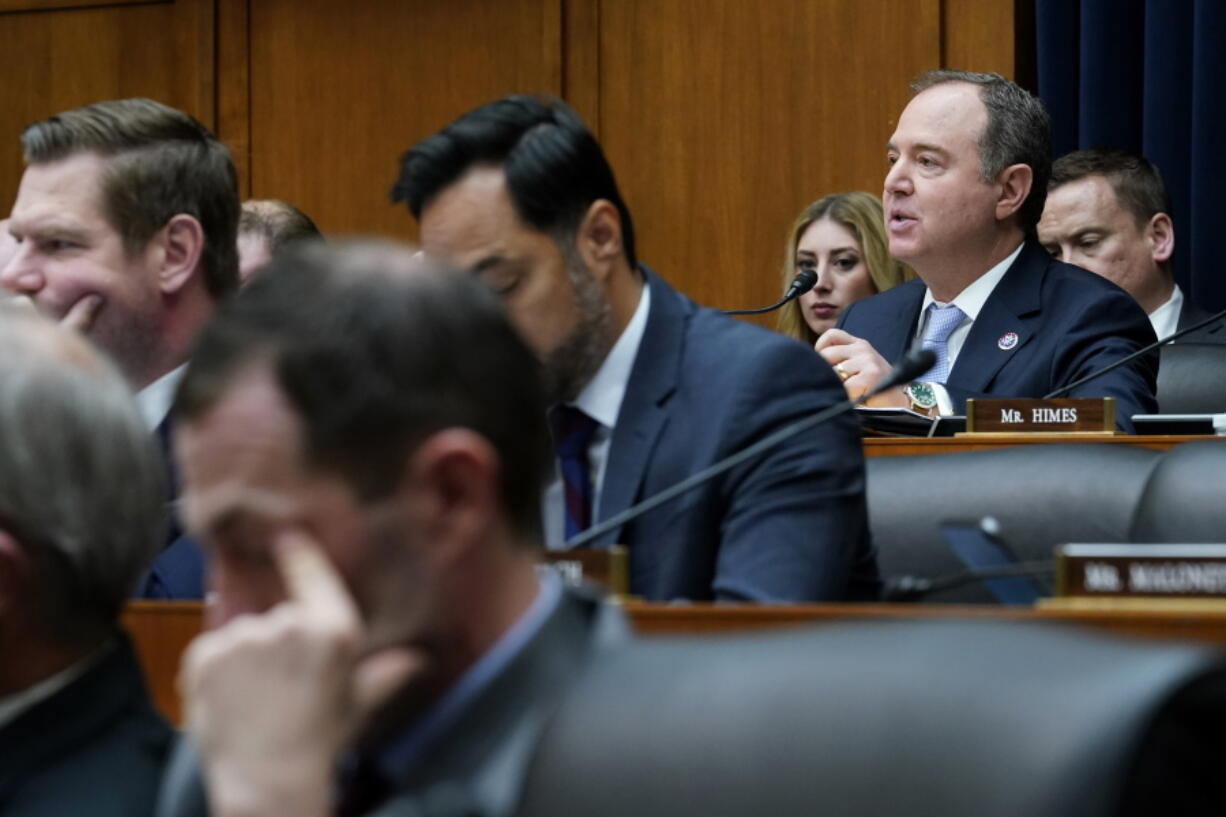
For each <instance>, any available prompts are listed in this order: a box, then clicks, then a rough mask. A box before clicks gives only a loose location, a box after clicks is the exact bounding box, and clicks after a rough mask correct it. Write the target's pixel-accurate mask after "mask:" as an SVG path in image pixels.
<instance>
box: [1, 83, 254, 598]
mask: <svg viewBox="0 0 1226 817" xmlns="http://www.w3.org/2000/svg"><path fill="white" fill-rule="evenodd" d="M21 143H22V147H23V149H24V151H25V162H26V170H25V173H24V175H23V176H22V178H21V186H20V187H19V189H18V191H17V200H16V202H15V203H14V204H13V212H12V217H11V220H10V222H9V230H10V232H11V233H12V234H13V236H14V237H15V238H16V239H17V241H18V242H19V244H20V246H19V248H18V250H17V253H16V255H15V257H14V258H13V259H12V260H11V261H10V262H9V263H8V265H7V266H5V267H4V269H3V271H2V272H0V284H3V286H4V287H5V288H6V289H9V290H10V291H12V292H14V293H17V294H19V295H24V296H26V297H27V298H28V299H29V300H30V301H31V302H32V303H33V304H34V306H35V308H37V309H38V311H39V312H41V313H42V314H44V315H46V316H48V317H50V318H52V319H54V320H57V321H61V322H63V323H66V324H67V325H71V326H73V327H75V328H77V329H79V330H80V331H81V332H82V333H83V334H84V335H85V336H86V337H87V338H89V339H90V340H91V341H93V342H94V343H95V344H96V345H97V346H98V347H99V348H101V349H103V350H104V351H106V352H107V353H109V354H110V355H111V357H112V358H114V360H115V362H116V363H117V364H118V365H119V368H120V369H121V370H122V371H123V373H124V374H125V375H126V376H127V378H128V382H129V383H130V384H131V386H132V388H133V389H134V390H136V391H137V401H138V402H139V404H140V407H141V411H142V413H143V414H144V416H145V420H146V422H147V423H148V425H149V428H150V430H151V431H155V432H156V434H157V435H158V437H159V439H161V440H162V441H163V443H164V444H165V443H167V442H168V440H169V427H168V425H167V423H166V419H167V413H168V410H169V408H170V401H171V396H172V395H173V393H174V389H175V385H176V384H177V382H178V380H179V378H180V377H181V376H182V374H183V365H184V364H185V363H186V362H187V357H188V354H189V352H190V349H191V344H192V342H193V341H194V340H195V337H196V334H197V333H198V332H199V331H200V329H201V327H203V326H204V324H205V322H206V321H207V320H208V319H209V317H210V316H211V315H212V313H213V308H214V305H215V304H216V302H217V301H218V299H220V298H222V297H224V296H225V295H226V294H228V293H230V292H232V291H234V289H235V288H236V286H237V282H238V262H237V258H238V251H237V248H236V243H235V241H236V239H235V234H236V230H237V226H238V208H239V205H238V194H237V182H236V175H235V171H234V164H233V163H232V162H231V161H230V153H229V151H228V150H227V149H226V147H225V146H224V145H223V144H221V142H219V141H218V140H217V138H216V137H214V136H213V134H211V133H209V131H208V130H207V129H205V128H204V127H203V126H202V125H201V124H200V123H199V122H197V121H196V120H195V119H192V118H191V117H190V116H188V115H187V114H185V113H182V112H181V111H177V110H175V109H173V108H169V107H167V106H165V105H162V104H160V103H157V102H154V101H152V100H148V99H121V100H113V101H109V102H99V103H96V104H94V105H87V106H85V107H82V108H76V109H73V110H70V111H64V112H63V113H60V114H57V115H55V116H53V117H51V118H49V119H46V120H43V121H41V122H36V123H34V124H33V125H30V126H29V127H28V128H26V130H25V131H24V132H23V133H22V135H21ZM168 462H169V455H168ZM170 483H171V491H170V495H171V496H172V497H173V496H174V483H175V479H174V475H173V473H171V475H170ZM175 538H176V531H175V530H173V529H172V531H171V536H170V539H169V540H168V541H173V540H174V539H175ZM202 594H203V584H202V578H201V570H200V556H199V553H198V552H197V551H196V549H195V546H194V545H192V544H191V543H190V542H188V541H186V540H183V541H179V542H175V543H174V544H172V545H171V547H170V550H168V551H167V552H166V553H165V554H163V555H162V556H161V557H159V559H158V563H157V565H155V567H154V569H153V571H152V573H151V574H150V577H149V580H148V582H146V585H145V587H144V589H143V590H142V595H148V596H155V597H189V598H191V597H195V598H199V597H200V596H201V595H202Z"/></svg>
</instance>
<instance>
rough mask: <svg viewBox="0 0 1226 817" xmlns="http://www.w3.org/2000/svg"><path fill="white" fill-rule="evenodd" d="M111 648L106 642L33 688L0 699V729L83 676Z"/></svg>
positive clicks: (110, 644)
mask: <svg viewBox="0 0 1226 817" xmlns="http://www.w3.org/2000/svg"><path fill="white" fill-rule="evenodd" d="M112 646H114V642H113V641H108V642H106V644H104V645H103V646H102V647H100V648H98V649H97V650H94V652H92V653H90V654H89V655H88V656H86V657H85V658H83V659H81V660H80V661H78V662H76V663H75V664H73V665H72V666H70V667H67V668H65V669H62V670H60V671H59V672H57V673H56V674H55V675H52V676H51V677H49V678H44V679H43V680H41V681H39V682H38V683H36V684H34V686H31V687H27V688H25V689H23V690H21V691H20V692H17V693H15V694H13V695H9V696H8V697H6V698H0V729H3V728H4V727H5V726H7V725H8V724H10V723H12V722H13V721H15V720H17V718H19V717H20V716H21V715H22V714H23V713H25V712H27V711H28V710H31V709H33V708H34V707H36V706H38V705H39V704H40V703H42V702H43V701H45V700H47V699H48V698H50V697H51V696H52V695H54V694H56V693H57V692H59V691H60V690H61V689H63V688H64V687H66V686H68V685H69V684H71V683H72V682H73V681H75V680H77V679H78V678H80V677H81V676H82V675H84V674H85V672H86V670H88V669H89V668H90V667H92V666H93V665H94V664H95V663H96V662H97V661H98V660H99V659H100V658H102V656H104V655H106V653H107V652H108V651H109V650H110V649H111V647H112Z"/></svg>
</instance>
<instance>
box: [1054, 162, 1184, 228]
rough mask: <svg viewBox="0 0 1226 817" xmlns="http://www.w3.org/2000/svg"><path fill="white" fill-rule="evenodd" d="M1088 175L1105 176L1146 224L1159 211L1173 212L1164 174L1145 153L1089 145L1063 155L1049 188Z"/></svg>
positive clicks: (1056, 163) (1128, 206)
mask: <svg viewBox="0 0 1226 817" xmlns="http://www.w3.org/2000/svg"><path fill="white" fill-rule="evenodd" d="M1087 176H1102V177H1103V178H1105V179H1106V180H1107V182H1108V183H1109V184H1110V185H1111V189H1112V190H1113V191H1114V192H1115V197H1116V199H1118V200H1119V202H1120V204H1121V205H1122V206H1123V207H1124V208H1125V209H1126V210H1128V212H1130V213H1132V217H1133V218H1134V219H1136V222H1137V226H1138V227H1144V226H1145V225H1146V224H1148V223H1149V220H1150V219H1151V218H1153V217H1154V216H1155V215H1157V214H1158V213H1166V214H1167V215H1170V212H1171V200H1170V198H1169V197H1168V196H1167V194H1166V185H1164V184H1163V183H1162V174H1160V173H1159V172H1158V168H1156V167H1154V166H1153V165H1152V164H1151V163H1150V162H1149V161H1148V160H1147V159H1146V158H1145V157H1144V156H1138V155H1137V154H1135V153H1133V152H1132V151H1129V150H1122V149H1120V148H1088V149H1086V150H1077V151H1073V152H1072V153H1067V154H1065V155H1064V156H1061V157H1060V158H1059V159H1057V160H1056V161H1055V162H1053V163H1052V166H1051V182H1050V183H1049V184H1048V186H1047V189H1048V190H1055V189H1056V188H1057V187H1060V186H1061V185H1065V184H1068V183H1069V182H1075V181H1079V180H1081V179H1084V178H1085V177H1087Z"/></svg>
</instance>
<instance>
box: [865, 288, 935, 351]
mask: <svg viewBox="0 0 1226 817" xmlns="http://www.w3.org/2000/svg"><path fill="white" fill-rule="evenodd" d="M926 291H927V290H926V289H925V287H924V282H923V281H914V282H912V283H908V284H904V285H903V286H902V287H901V288H900V295H899V302H900V304H899V309H898V310H897V311H886V310H882V311H881V312H880V313H879V314H873V315H869V316H866V319H865V326H864V327H863V328H859V330H858V331H860V332H861V333H862V336H863V337H866V338H872V340H873V348H875V349H876V350H877V352H878V353H879V354H880V355H881V356H882V357H884V358H885V359H886V360H888V361H889V362H890V363H897V362H898V361H899V359H901V358H902V356H903V355H904V354H906V353H907V350H909V349H910V348H911V344H912V342H913V341H914V340H915V328H916V326H918V325H919V314H920V307H921V306H923V305H924V293H925V292H926ZM900 314H901V315H904V316H906V317H907V318H908V319H907V320H905V321H900V320H899V319H898V316H899V315H900Z"/></svg>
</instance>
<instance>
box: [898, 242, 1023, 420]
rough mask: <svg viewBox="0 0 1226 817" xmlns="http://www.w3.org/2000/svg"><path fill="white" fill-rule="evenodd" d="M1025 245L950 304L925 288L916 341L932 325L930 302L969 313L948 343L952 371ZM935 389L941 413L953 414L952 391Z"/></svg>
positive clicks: (1010, 254)
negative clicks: (981, 315) (990, 300)
mask: <svg viewBox="0 0 1226 817" xmlns="http://www.w3.org/2000/svg"><path fill="white" fill-rule="evenodd" d="M1022 246H1023V245H1022V244H1018V245H1017V249H1016V250H1014V251H1013V252H1011V253H1009V255H1008V256H1007V257H1006V258H1005V259H1004V260H1003V261H1001V262H1000V263H999V264H997V265H996V266H994V267H992V268H991V269H990V270H988V271H987V272H985V273H984V274H983V275H980V276H979V277H978V278H976V279H975V280H974V282H973V283H972V284H971V285H970V286H968V287H967V288H966V289H964V290H962V291H961V292H959V293H958V294H957V296H956V297H955V298H954V299H953V300H952V301H949V302H948V303H943V302H941V301H938V300H937V299H936V298H934V297H932V290H931V289H926V290H924V302H923V304H921V305H920V319H919V326H917V327H916V332H915V342H916V343H919V342H921V341H922V340H923V338H924V329H925V328H926V327H927V325H928V305H929V304H936V305H937V306H938V307H942V306H948V305H949V304H954V305H955V306H957V307H958V308H959V309H961V310H962V312H963V313H964V314H965V315H966V317H965V318H963V320H962V323H960V324H958V328H957V329H955V330H954V331H953V334H951V335H950V336H949V341H948V343H947V344H946V349H947V350H948V353H949V370H950V371H951V372H952V371H953V369H954V364H955V363H957V361H958V354H959V353H960V352H961V351H962V346H963V345H964V344H965V343H966V336H967V335H969V334H970V333H971V326H972V325H973V324H974V323H975V319H976V318H978V317H979V313H980V312H982V311H983V305H984V304H985V303H987V301H988V297H989V296H990V295H991V294H992V291H993V290H994V289H996V285H997V284H999V283H1000V279H1001V278H1004V277H1005V273H1006V272H1008V271H1009V267H1011V266H1013V262H1014V261H1016V260H1017V257H1018V256H1019V255H1021V254H1022ZM931 385H932V390H933V392H935V393H936V398H937V410H938V411H939V412H940V413H941V414H953V413H954V405H953V401H952V400H950V399H949V392H947V391H945V387H944V386H942V385H941V384H940V383H933V384H931Z"/></svg>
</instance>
